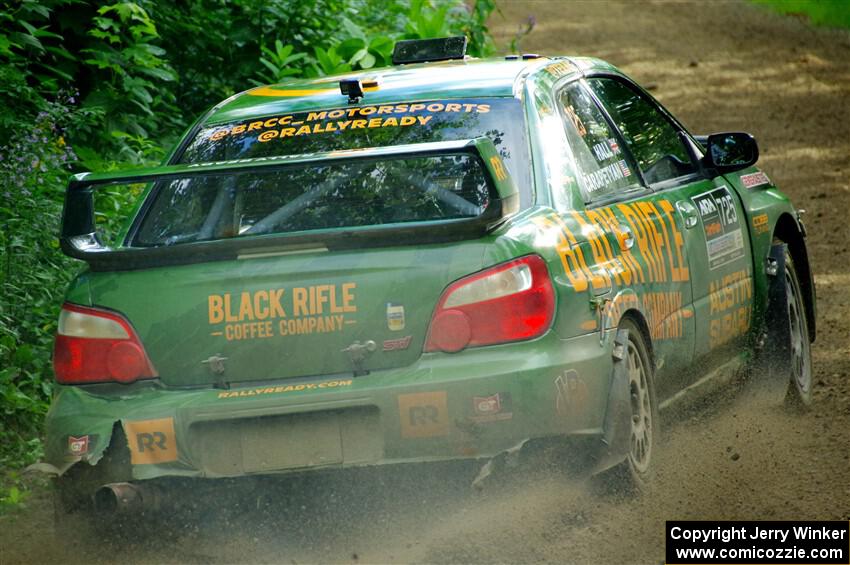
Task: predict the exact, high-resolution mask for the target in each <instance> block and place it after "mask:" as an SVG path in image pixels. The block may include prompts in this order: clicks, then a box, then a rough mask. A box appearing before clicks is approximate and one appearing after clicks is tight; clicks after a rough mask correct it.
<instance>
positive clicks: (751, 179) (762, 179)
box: [741, 171, 770, 188]
mask: <svg viewBox="0 0 850 565" xmlns="http://www.w3.org/2000/svg"><path fill="white" fill-rule="evenodd" d="M741 184H743V185H744V187H746V188H755V187H757V186H761V185H763V184H770V179H769V178H768V177H767V175H766V174H764V173H763V172H761V171H759V172H757V173H750V174H748V175H741Z"/></svg>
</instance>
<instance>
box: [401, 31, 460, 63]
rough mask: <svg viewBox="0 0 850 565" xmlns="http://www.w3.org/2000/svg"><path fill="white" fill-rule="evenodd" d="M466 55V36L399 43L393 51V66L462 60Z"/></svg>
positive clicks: (409, 40) (411, 40)
mask: <svg viewBox="0 0 850 565" xmlns="http://www.w3.org/2000/svg"><path fill="white" fill-rule="evenodd" d="M465 55H466V36H463V35H457V36H454V37H438V38H436V39H408V40H405V41H399V42H397V43H396V44H395V49H394V50H393V65H405V64H407V63H427V62H430V61H448V60H450V59H463V58H464V56H465Z"/></svg>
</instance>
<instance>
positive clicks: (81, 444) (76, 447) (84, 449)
mask: <svg viewBox="0 0 850 565" xmlns="http://www.w3.org/2000/svg"><path fill="white" fill-rule="evenodd" d="M92 443H93V442H92V441H91V437H90V436H88V435H84V436H80V437H75V436H68V453H69V454H71V455H73V456H75V457H81V456H83V455H85V454H87V453H88V452H89V447H90V446H91V444H92Z"/></svg>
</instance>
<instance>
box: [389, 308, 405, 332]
mask: <svg viewBox="0 0 850 565" xmlns="http://www.w3.org/2000/svg"><path fill="white" fill-rule="evenodd" d="M387 327H388V328H389V329H390V330H391V331H394V332H400V331H401V330H403V329H404V305H402V304H393V303H392V302H387Z"/></svg>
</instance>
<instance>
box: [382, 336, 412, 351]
mask: <svg viewBox="0 0 850 565" xmlns="http://www.w3.org/2000/svg"><path fill="white" fill-rule="evenodd" d="M412 339H413V336H412V335H407V336H404V337H400V338H398V339H388V340H385V341H384V351H399V350H402V349H407V348H408V347H410V342H411V340H412Z"/></svg>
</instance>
